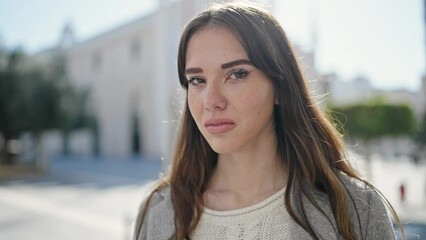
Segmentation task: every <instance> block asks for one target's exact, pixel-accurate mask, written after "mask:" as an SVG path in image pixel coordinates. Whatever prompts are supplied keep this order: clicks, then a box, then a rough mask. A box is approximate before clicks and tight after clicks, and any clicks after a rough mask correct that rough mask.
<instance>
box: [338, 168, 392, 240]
mask: <svg viewBox="0 0 426 240" xmlns="http://www.w3.org/2000/svg"><path fill="white" fill-rule="evenodd" d="M341 179H342V182H343V184H344V185H345V187H346V190H347V193H348V200H349V210H350V216H351V222H352V224H353V225H355V226H356V228H355V229H359V232H358V234H359V235H360V236H361V239H395V234H394V230H393V228H392V222H391V220H390V217H389V214H388V211H387V207H386V204H385V199H384V198H383V197H382V196H381V194H380V193H379V192H378V190H377V189H375V188H374V187H373V186H372V185H369V184H367V183H365V182H363V181H361V180H359V179H356V178H352V177H349V176H347V175H345V174H341Z"/></svg>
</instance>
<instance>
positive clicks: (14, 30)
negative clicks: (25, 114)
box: [0, 0, 426, 90]
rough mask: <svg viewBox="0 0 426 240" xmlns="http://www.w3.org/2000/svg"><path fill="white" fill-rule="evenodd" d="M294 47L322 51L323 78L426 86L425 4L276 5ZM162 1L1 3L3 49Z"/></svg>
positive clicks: (335, 0) (101, 24) (307, 0)
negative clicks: (359, 78) (425, 77)
mask: <svg viewBox="0 0 426 240" xmlns="http://www.w3.org/2000/svg"><path fill="white" fill-rule="evenodd" d="M265 2H269V3H271V2H273V3H275V7H273V8H272V9H273V10H272V11H273V14H274V16H275V17H276V18H277V19H278V20H279V21H280V22H281V24H282V25H283V28H284V30H285V31H286V33H287V35H288V36H289V38H290V39H291V41H292V42H293V43H297V44H298V45H301V46H302V47H303V48H305V49H308V50H315V56H316V57H315V64H316V66H317V68H318V69H319V72H320V73H331V72H335V73H336V74H337V76H338V77H339V78H340V79H341V80H343V81H350V80H352V79H354V78H355V77H357V76H364V77H367V78H368V79H370V81H371V82H372V84H373V86H374V87H376V88H380V89H409V90H416V89H418V88H419V87H420V79H421V76H422V75H423V74H424V73H425V67H426V63H425V62H426V60H425V59H426V57H425V52H426V50H425V42H426V41H425V26H424V21H423V18H424V15H423V10H424V7H423V1H422V0H405V1H402V0H345V1H342V0H269V1H265ZM156 6H157V0H102V1H101V0H91V1H87V0H62V1H60V0H35V1H33V0H14V1H10V0H0V44H2V45H4V46H6V47H8V48H13V47H17V46H21V47H23V49H24V50H25V51H27V52H28V53H34V52H37V51H40V50H42V49H45V48H48V47H50V46H52V45H55V44H56V43H57V41H58V39H59V36H60V32H61V30H62V28H63V26H64V24H65V23H71V24H72V26H73V27H74V30H75V34H76V37H77V40H85V39H88V38H90V37H94V36H96V35H98V34H101V33H102V32H105V31H108V30H109V29H112V28H114V27H117V26H120V25H123V24H125V23H127V22H130V21H132V20H133V19H136V18H138V17H140V16H142V15H144V14H147V13H148V12H150V11H153V10H154V9H155V8H156Z"/></svg>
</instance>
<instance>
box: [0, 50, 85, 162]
mask: <svg viewBox="0 0 426 240" xmlns="http://www.w3.org/2000/svg"><path fill="white" fill-rule="evenodd" d="M2 53H3V55H2V56H0V61H1V60H3V62H5V63H6V64H4V66H1V65H0V134H1V135H2V136H3V138H4V139H5V140H6V142H7V141H8V140H10V139H18V138H19V136H20V134H21V133H23V132H32V133H35V134H36V135H38V136H40V133H41V132H43V131H45V130H49V129H60V130H62V131H64V132H70V131H72V130H74V129H77V128H81V127H86V126H89V125H92V124H93V123H92V122H93V118H91V117H90V114H89V111H88V109H87V105H86V101H87V99H88V96H89V93H88V91H87V90H77V89H76V88H74V87H73V86H72V85H71V83H70V81H69V80H68V79H67V76H66V71H65V58H64V57H63V56H61V55H57V56H54V57H53V61H51V62H50V63H49V64H48V65H37V64H34V63H33V62H32V61H34V60H33V59H31V58H29V57H27V56H25V54H24V53H23V52H22V51H20V50H14V51H10V52H8V51H2ZM4 147H5V146H4ZM2 152H3V158H5V155H6V158H7V154H5V153H6V152H7V151H6V150H5V149H2ZM0 157H1V156H0ZM6 161H8V160H6ZM3 162H4V161H3Z"/></svg>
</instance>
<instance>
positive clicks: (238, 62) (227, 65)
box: [220, 59, 253, 69]
mask: <svg viewBox="0 0 426 240" xmlns="http://www.w3.org/2000/svg"><path fill="white" fill-rule="evenodd" d="M243 64H248V65H253V64H252V63H251V62H250V61H249V60H247V59H238V60H235V61H232V62H229V63H224V64H222V65H221V66H220V67H221V68H222V69H227V68H231V67H234V66H238V65H243Z"/></svg>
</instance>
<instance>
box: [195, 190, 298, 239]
mask: <svg viewBox="0 0 426 240" xmlns="http://www.w3.org/2000/svg"><path fill="white" fill-rule="evenodd" d="M289 222H291V217H290V215H289V214H288V213H287V210H286V209H285V206H284V189H282V190H281V191H278V192H277V193H275V194H274V195H272V196H270V197H268V198H267V199H265V200H263V201H262V202H260V203H257V204H255V205H252V206H250V207H246V208H241V209H237V210H230V211H214V210H211V209H207V208H205V209H204V211H203V215H201V219H200V222H199V223H198V225H197V228H196V229H195V231H194V232H193V234H192V236H191V240H219V239H220V240H225V239H227V240H234V239H235V240H240V239H244V240H251V239H256V240H262V239H290V238H289V237H290V236H289V231H288V227H289Z"/></svg>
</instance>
